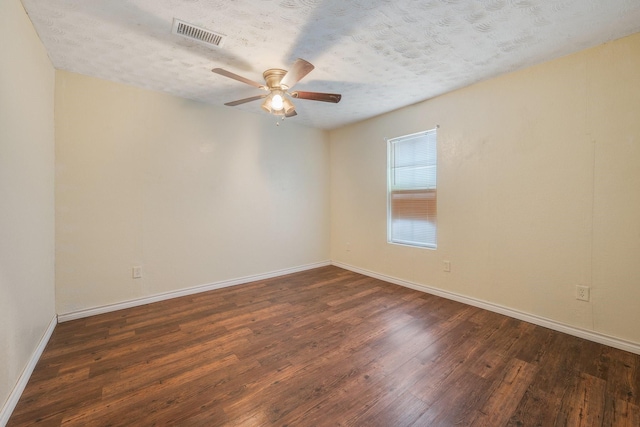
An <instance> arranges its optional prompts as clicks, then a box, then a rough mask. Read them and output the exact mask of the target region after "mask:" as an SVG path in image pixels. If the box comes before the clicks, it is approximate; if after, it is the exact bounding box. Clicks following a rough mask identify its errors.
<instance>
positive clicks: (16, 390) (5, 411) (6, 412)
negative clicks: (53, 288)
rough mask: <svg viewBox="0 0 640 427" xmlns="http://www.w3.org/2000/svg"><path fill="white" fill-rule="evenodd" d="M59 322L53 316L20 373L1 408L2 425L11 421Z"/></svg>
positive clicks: (0, 418) (0, 424) (0, 420)
mask: <svg viewBox="0 0 640 427" xmlns="http://www.w3.org/2000/svg"><path fill="white" fill-rule="evenodd" d="M57 323H58V319H57V316H53V318H52V319H51V321H50V322H49V325H48V326H47V329H46V330H45V331H44V334H43V335H42V338H40V342H39V343H38V346H37V347H36V349H35V350H34V352H33V354H32V355H31V357H30V358H29V362H28V363H27V366H25V367H24V369H23V370H22V374H20V378H18V382H17V383H16V385H15V386H14V387H13V390H11V393H10V394H9V398H8V399H7V401H6V402H5V403H4V405H3V406H2V409H1V410H0V426H5V425H7V423H8V422H9V418H10V417H11V414H12V413H13V410H14V409H15V408H16V405H17V404H18V401H19V400H20V396H22V392H23V391H24V389H25V387H26V386H27V383H28V382H29V378H30V377H31V374H32V373H33V370H34V368H35V367H36V364H37V363H38V360H40V356H41V355H42V352H43V351H44V349H45V347H46V346H47V343H48V342H49V338H51V334H53V330H54V329H55V328H56V324H57Z"/></svg>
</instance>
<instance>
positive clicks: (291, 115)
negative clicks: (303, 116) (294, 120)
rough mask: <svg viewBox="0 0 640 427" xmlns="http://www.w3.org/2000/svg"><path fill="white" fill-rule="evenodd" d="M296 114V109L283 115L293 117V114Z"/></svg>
mask: <svg viewBox="0 0 640 427" xmlns="http://www.w3.org/2000/svg"><path fill="white" fill-rule="evenodd" d="M297 115H298V113H296V110H293V111H292V112H290V113H287V114H285V115H284V116H285V117H293V116H297Z"/></svg>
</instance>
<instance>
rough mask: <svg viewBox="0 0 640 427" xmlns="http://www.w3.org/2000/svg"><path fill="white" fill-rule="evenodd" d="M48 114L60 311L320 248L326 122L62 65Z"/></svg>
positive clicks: (321, 253) (273, 266) (220, 277)
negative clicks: (175, 93)
mask: <svg viewBox="0 0 640 427" xmlns="http://www.w3.org/2000/svg"><path fill="white" fill-rule="evenodd" d="M256 108H259V105H256ZM55 114H56V243H57V247H56V286H57V288H56V289H57V309H58V313H59V314H65V313H70V312H74V311H78V310H82V309H87V308H92V307H99V306H103V305H106V304H112V303H118V302H123V301H128V300H131V299H134V298H141V297H146V296H151V295H156V294H159V293H164V292H171V291H176V290H180V289H184V288H188V287H193V286H199V285H205V284H210V283H214V282H219V281H224V280H230V279H237V278H241V277H246V276H251V275H257V274H263V273H268V272H272V271H278V270H281V269H287V268H293V267H298V266H303V265H306V264H310V263H315V262H322V261H327V260H328V259H329V234H330V233H329V192H328V191H329V165H328V161H329V146H328V139H327V134H326V132H324V131H320V130H315V129H310V128H306V127H302V126H298V125H296V124H295V122H294V121H293V120H291V121H287V122H285V123H283V124H281V125H280V126H276V121H275V119H274V118H272V117H270V116H267V115H263V114H249V113H242V112H238V111H237V110H234V109H232V108H228V107H214V106H210V105H205V104H201V103H197V102H192V101H188V100H185V99H179V98H175V97H172V96H168V95H165V94H161V93H156V92H151V91H147V90H142V89H137V88H133V87H129V86H125V85H122V84H117V83H112V82H107V81H104V80H99V79H95V78H90V77H85V76H81V75H78V74H73V73H69V72H64V71H58V72H57V75H56V107H55ZM134 265H141V266H142V267H143V278H142V279H132V276H131V268H132V267H133V266H134Z"/></svg>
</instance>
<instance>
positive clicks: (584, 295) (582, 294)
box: [576, 285, 589, 301]
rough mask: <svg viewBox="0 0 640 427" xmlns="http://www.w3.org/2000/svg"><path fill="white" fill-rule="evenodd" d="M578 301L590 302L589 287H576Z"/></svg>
mask: <svg viewBox="0 0 640 427" xmlns="http://www.w3.org/2000/svg"><path fill="white" fill-rule="evenodd" d="M576 299H577V300H580V301H589V287H588V286H582V285H578V286H576Z"/></svg>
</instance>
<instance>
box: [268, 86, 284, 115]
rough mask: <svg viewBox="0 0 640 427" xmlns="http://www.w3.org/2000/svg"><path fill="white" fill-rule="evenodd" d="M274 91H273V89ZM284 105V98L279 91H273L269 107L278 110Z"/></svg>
mask: <svg viewBox="0 0 640 427" xmlns="http://www.w3.org/2000/svg"><path fill="white" fill-rule="evenodd" d="M274 92H275V91H274ZM283 107H284V99H283V97H282V95H281V94H280V93H277V92H276V93H274V94H273V96H272V97H271V109H272V110H273V111H280V110H282V108H283Z"/></svg>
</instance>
